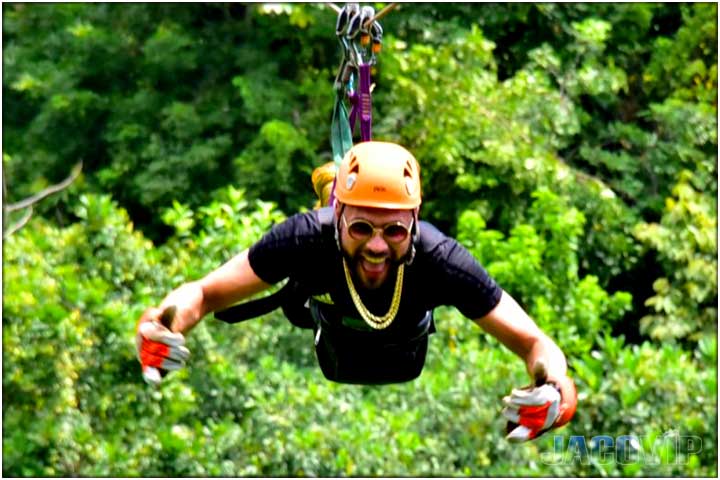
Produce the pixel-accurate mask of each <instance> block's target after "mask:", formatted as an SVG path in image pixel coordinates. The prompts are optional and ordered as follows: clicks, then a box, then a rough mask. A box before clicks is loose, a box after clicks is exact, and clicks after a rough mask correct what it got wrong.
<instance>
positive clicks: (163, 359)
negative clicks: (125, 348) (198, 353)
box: [135, 307, 190, 386]
mask: <svg viewBox="0 0 720 480" xmlns="http://www.w3.org/2000/svg"><path fill="white" fill-rule="evenodd" d="M175 311H176V309H175V307H167V308H165V310H160V309H159V308H149V309H147V310H146V311H145V313H143V315H142V317H140V321H139V322H138V328H137V334H136V336H135V344H136V346H137V353H138V360H140V365H141V366H142V374H143V378H144V379H145V381H146V382H147V383H149V384H150V385H153V386H157V385H159V384H160V382H161V380H162V377H164V376H165V375H166V374H167V373H168V372H170V371H173V370H179V369H180V368H182V367H183V366H185V361H186V360H187V359H188V357H190V351H189V350H188V349H187V348H186V347H185V337H184V336H183V335H182V334H181V333H173V332H171V331H170V328H171V327H172V321H173V318H174V316H175Z"/></svg>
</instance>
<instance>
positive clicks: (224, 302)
mask: <svg viewBox="0 0 720 480" xmlns="http://www.w3.org/2000/svg"><path fill="white" fill-rule="evenodd" d="M269 286H270V285H269V284H267V283H265V282H263V281H262V280H261V279H260V278H259V277H258V276H257V275H255V272H254V271H253V270H252V268H251V267H250V262H249V260H248V251H247V250H245V251H243V252H242V253H240V254H238V255H236V256H235V257H233V258H232V259H230V260H229V261H228V262H226V263H225V264H223V265H222V266H220V267H219V268H218V269H216V270H214V271H212V272H210V273H209V274H208V275H206V276H205V277H203V278H202V279H200V280H198V281H194V282H188V283H185V284H183V285H181V286H180V287H178V288H176V289H175V290H173V291H172V292H170V293H169V294H168V295H167V296H166V297H165V299H164V300H163V301H162V303H161V304H160V308H165V307H168V306H170V305H175V307H177V313H176V316H175V320H174V322H173V328H172V330H173V331H175V332H180V333H185V332H187V331H189V330H190V329H192V328H193V327H194V326H195V325H196V324H197V323H199V322H200V320H202V318H203V317H204V316H205V315H207V314H208V313H211V312H214V311H217V310H222V309H224V308H226V307H228V306H230V305H232V304H233V303H236V302H239V301H240V300H243V299H245V298H247V297H249V296H251V295H253V294H255V293H258V292H260V291H262V290H264V289H266V288H268V287H269Z"/></svg>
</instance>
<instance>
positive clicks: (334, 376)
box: [215, 208, 435, 385]
mask: <svg viewBox="0 0 720 480" xmlns="http://www.w3.org/2000/svg"><path fill="white" fill-rule="evenodd" d="M318 216H319V218H320V224H321V226H322V229H323V233H331V232H332V234H333V235H334V229H335V226H334V225H333V210H332V209H331V208H322V209H320V210H319V211H318ZM312 291H313V290H312V286H311V285H303V284H301V282H299V281H298V280H297V279H294V278H292V277H290V278H289V279H288V281H287V283H286V284H285V285H284V286H283V287H282V288H281V289H280V290H278V291H277V292H275V293H273V294H272V295H269V296H267V297H263V298H259V299H256V300H251V301H248V302H245V303H241V304H238V305H234V306H232V307H230V308H228V309H226V310H222V311H219V312H215V318H217V319H218V320H221V321H223V322H226V323H238V322H242V321H244V320H249V319H251V318H255V317H258V316H261V315H265V314H267V313H270V312H272V311H273V310H276V309H277V308H282V311H283V314H284V315H285V316H286V317H287V319H288V320H289V321H290V323H291V324H293V325H294V326H296V327H299V328H303V329H311V330H312V331H313V333H314V338H315V342H314V343H315V353H316V355H317V358H318V363H319V365H320V369H321V370H322V372H323V375H324V376H325V378H327V379H328V380H331V381H334V382H340V383H355V384H365V385H379V384H387V383H400V382H407V381H410V380H413V379H415V378H417V377H418V376H419V375H420V373H421V372H422V369H423V366H424V365H425V357H426V354H427V346H428V336H429V335H430V334H431V333H433V332H435V323H434V321H433V312H432V310H430V311H427V312H425V314H424V315H423V316H422V318H418V319H417V321H416V323H415V324H414V326H413V328H412V329H411V330H410V331H408V330H407V329H406V330H404V333H403V335H402V336H398V335H397V334H396V335H389V334H387V333H386V332H379V331H372V330H369V329H366V328H362V321H361V320H360V321H358V320H357V319H353V318H350V317H346V316H343V315H342V313H341V312H339V311H338V309H337V308H335V306H334V305H328V304H327V303H324V302H322V301H320V300H318V299H316V298H313V296H312V293H311V292H312Z"/></svg>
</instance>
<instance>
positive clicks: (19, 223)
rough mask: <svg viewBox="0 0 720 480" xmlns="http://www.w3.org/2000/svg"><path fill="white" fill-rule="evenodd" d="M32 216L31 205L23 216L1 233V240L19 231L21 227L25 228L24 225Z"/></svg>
mask: <svg viewBox="0 0 720 480" xmlns="http://www.w3.org/2000/svg"><path fill="white" fill-rule="evenodd" d="M32 214H33V208H32V205H30V206H29V207H28V209H27V212H25V215H23V217H22V218H21V219H20V220H18V221H17V222H15V223H13V224H12V225H11V226H10V228H8V229H7V230H6V231H4V232H3V238H7V237H9V236H10V235H12V234H13V233H15V232H17V231H18V230H20V229H21V228H22V227H24V226H25V224H26V223H27V222H28V221H29V220H30V217H32Z"/></svg>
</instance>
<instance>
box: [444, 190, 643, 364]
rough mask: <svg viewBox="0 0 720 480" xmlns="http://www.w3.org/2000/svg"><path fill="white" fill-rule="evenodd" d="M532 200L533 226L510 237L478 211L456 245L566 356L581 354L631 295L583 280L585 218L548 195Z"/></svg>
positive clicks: (461, 228) (470, 214)
mask: <svg viewBox="0 0 720 480" xmlns="http://www.w3.org/2000/svg"><path fill="white" fill-rule="evenodd" d="M533 197H534V198H535V201H534V202H533V205H532V207H531V210H530V222H529V223H527V224H518V225H516V226H515V227H514V228H513V229H512V230H511V232H510V235H509V236H508V237H507V238H505V236H504V235H503V234H502V233H501V232H498V231H496V230H490V229H487V228H486V225H485V221H484V220H483V218H482V216H481V215H480V214H479V213H478V212H476V211H466V212H464V213H463V214H462V216H461V217H460V223H459V225H458V240H459V241H460V242H462V243H463V244H464V245H465V246H466V247H468V249H469V250H470V251H471V253H473V255H474V256H475V257H476V258H478V259H479V260H480V261H481V263H482V264H483V265H485V267H486V268H487V270H488V272H489V273H490V274H491V275H492V276H493V278H495V279H496V280H497V281H498V282H499V284H500V285H501V286H502V287H503V288H504V289H505V290H507V291H508V292H509V293H510V294H511V295H513V296H514V297H515V298H517V299H518V301H519V302H520V303H521V304H522V305H523V306H524V307H525V309H526V310H527V312H528V313H529V314H530V315H531V316H532V317H533V318H534V319H535V320H536V321H537V323H538V324H539V325H540V326H541V328H543V329H544V331H547V332H548V333H549V334H550V335H551V336H552V337H553V338H554V339H556V341H557V342H558V345H560V347H561V348H562V349H563V351H564V352H565V353H566V354H567V355H570V356H571V357H572V356H575V355H580V354H582V353H584V352H587V351H588V349H589V348H591V347H592V345H593V343H594V341H595V338H596V336H597V335H598V334H599V333H602V331H603V330H604V329H606V328H607V326H608V325H611V324H612V322H613V321H614V320H618V319H619V318H621V317H622V315H623V314H624V313H625V312H626V311H627V310H628V309H629V308H630V302H631V295H630V294H628V293H627V292H616V293H614V294H612V295H610V294H609V293H608V292H606V291H605V290H603V289H602V287H601V286H600V285H599V283H598V279H597V278H596V277H594V276H591V275H589V276H586V277H582V278H581V277H580V275H579V273H578V272H579V262H578V242H579V240H580V234H581V233H582V227H583V223H584V222H585V218H584V216H583V215H582V213H580V212H579V211H578V210H577V209H575V208H571V207H569V206H568V205H567V203H566V202H564V201H563V200H562V199H561V198H559V197H558V196H557V195H555V194H553V193H552V192H550V191H548V190H540V191H537V192H535V193H534V194H533Z"/></svg>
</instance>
